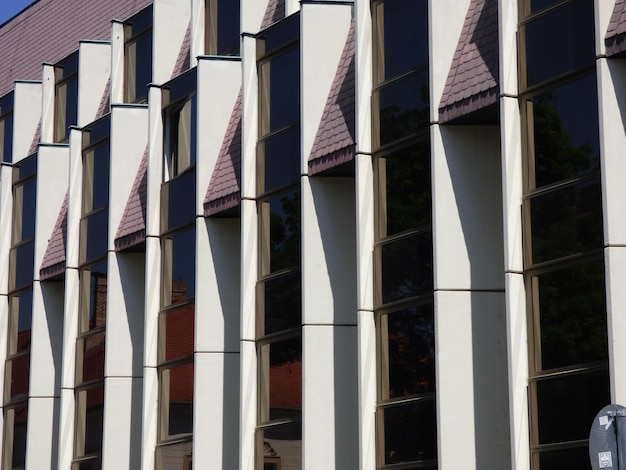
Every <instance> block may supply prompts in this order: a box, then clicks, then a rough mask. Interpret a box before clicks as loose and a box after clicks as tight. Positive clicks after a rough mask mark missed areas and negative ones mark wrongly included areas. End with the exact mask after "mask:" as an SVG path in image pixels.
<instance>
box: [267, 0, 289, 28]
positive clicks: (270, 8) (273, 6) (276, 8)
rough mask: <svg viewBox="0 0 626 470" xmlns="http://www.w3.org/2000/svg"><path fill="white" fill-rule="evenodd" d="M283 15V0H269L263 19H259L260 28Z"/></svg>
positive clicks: (274, 21) (271, 23)
mask: <svg viewBox="0 0 626 470" xmlns="http://www.w3.org/2000/svg"><path fill="white" fill-rule="evenodd" d="M284 17H285V0H269V2H268V3H267V8H266V9H265V15H264V16H263V21H261V29H265V28H267V27H268V26H271V25H273V24H274V23H276V22H277V21H280V20H282V19H283V18H284Z"/></svg>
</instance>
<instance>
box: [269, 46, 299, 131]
mask: <svg viewBox="0 0 626 470" xmlns="http://www.w3.org/2000/svg"><path fill="white" fill-rule="evenodd" d="M260 74H261V77H262V79H263V82H262V84H263V89H262V92H263V95H262V96H261V99H262V100H263V101H262V110H263V116H262V118H263V120H262V126H263V127H262V129H263V134H264V135H265V134H268V133H271V132H274V131H276V130H278V129H282V128H284V127H286V126H289V125H291V124H293V123H295V122H298V121H299V120H300V50H299V49H298V48H297V47H292V48H290V49H288V50H286V51H284V52H282V53H281V54H279V55H276V56H274V57H273V58H272V59H271V60H270V61H268V62H264V63H263V64H262V65H261V70H260Z"/></svg>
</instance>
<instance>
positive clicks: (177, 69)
mask: <svg viewBox="0 0 626 470" xmlns="http://www.w3.org/2000/svg"><path fill="white" fill-rule="evenodd" d="M190 47H191V22H190V23H189V25H188V26H187V31H186V32H185V37H184V38H183V44H182V45H181V46H180V52H179V53H178V58H177V59H176V64H175V65H174V71H173V72H172V77H171V78H175V77H178V76H179V75H180V74H181V73H183V72H184V71H185V70H188V69H189V63H190V60H189V59H190V58H189V54H190V52H189V50H190Z"/></svg>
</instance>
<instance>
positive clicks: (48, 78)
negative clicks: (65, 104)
mask: <svg viewBox="0 0 626 470" xmlns="http://www.w3.org/2000/svg"><path fill="white" fill-rule="evenodd" d="M54 85H55V79H54V66H52V65H50V64H44V65H43V70H42V73H41V91H42V98H41V99H42V108H41V143H42V144H49V143H52V142H53V141H54Z"/></svg>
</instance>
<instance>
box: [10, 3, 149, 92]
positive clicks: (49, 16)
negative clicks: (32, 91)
mask: <svg viewBox="0 0 626 470" xmlns="http://www.w3.org/2000/svg"><path fill="white" fill-rule="evenodd" d="M151 3H152V0H108V1H90V0H38V1H36V2H35V3H33V4H32V5H31V6H29V7H28V8H26V9H25V10H23V11H22V12H20V13H19V14H17V15H16V16H15V17H14V18H13V19H12V20H11V21H8V22H7V23H5V24H3V25H2V26H0V64H2V66H1V67H0V96H2V95H4V94H6V93H7V92H9V91H10V90H11V89H12V88H13V83H14V82H15V81H16V80H40V79H41V64H42V63H43V62H50V63H55V62H57V61H59V60H60V59H62V58H63V57H65V56H67V55H68V54H69V53H71V52H73V51H75V50H77V49H78V42H79V41H80V40H90V39H91V40H109V39H110V36H111V20H112V19H114V18H118V19H125V18H127V17H129V16H131V15H132V14H133V13H135V12H137V11H139V10H140V9H142V8H143V7H145V6H146V5H149V4H151Z"/></svg>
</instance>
